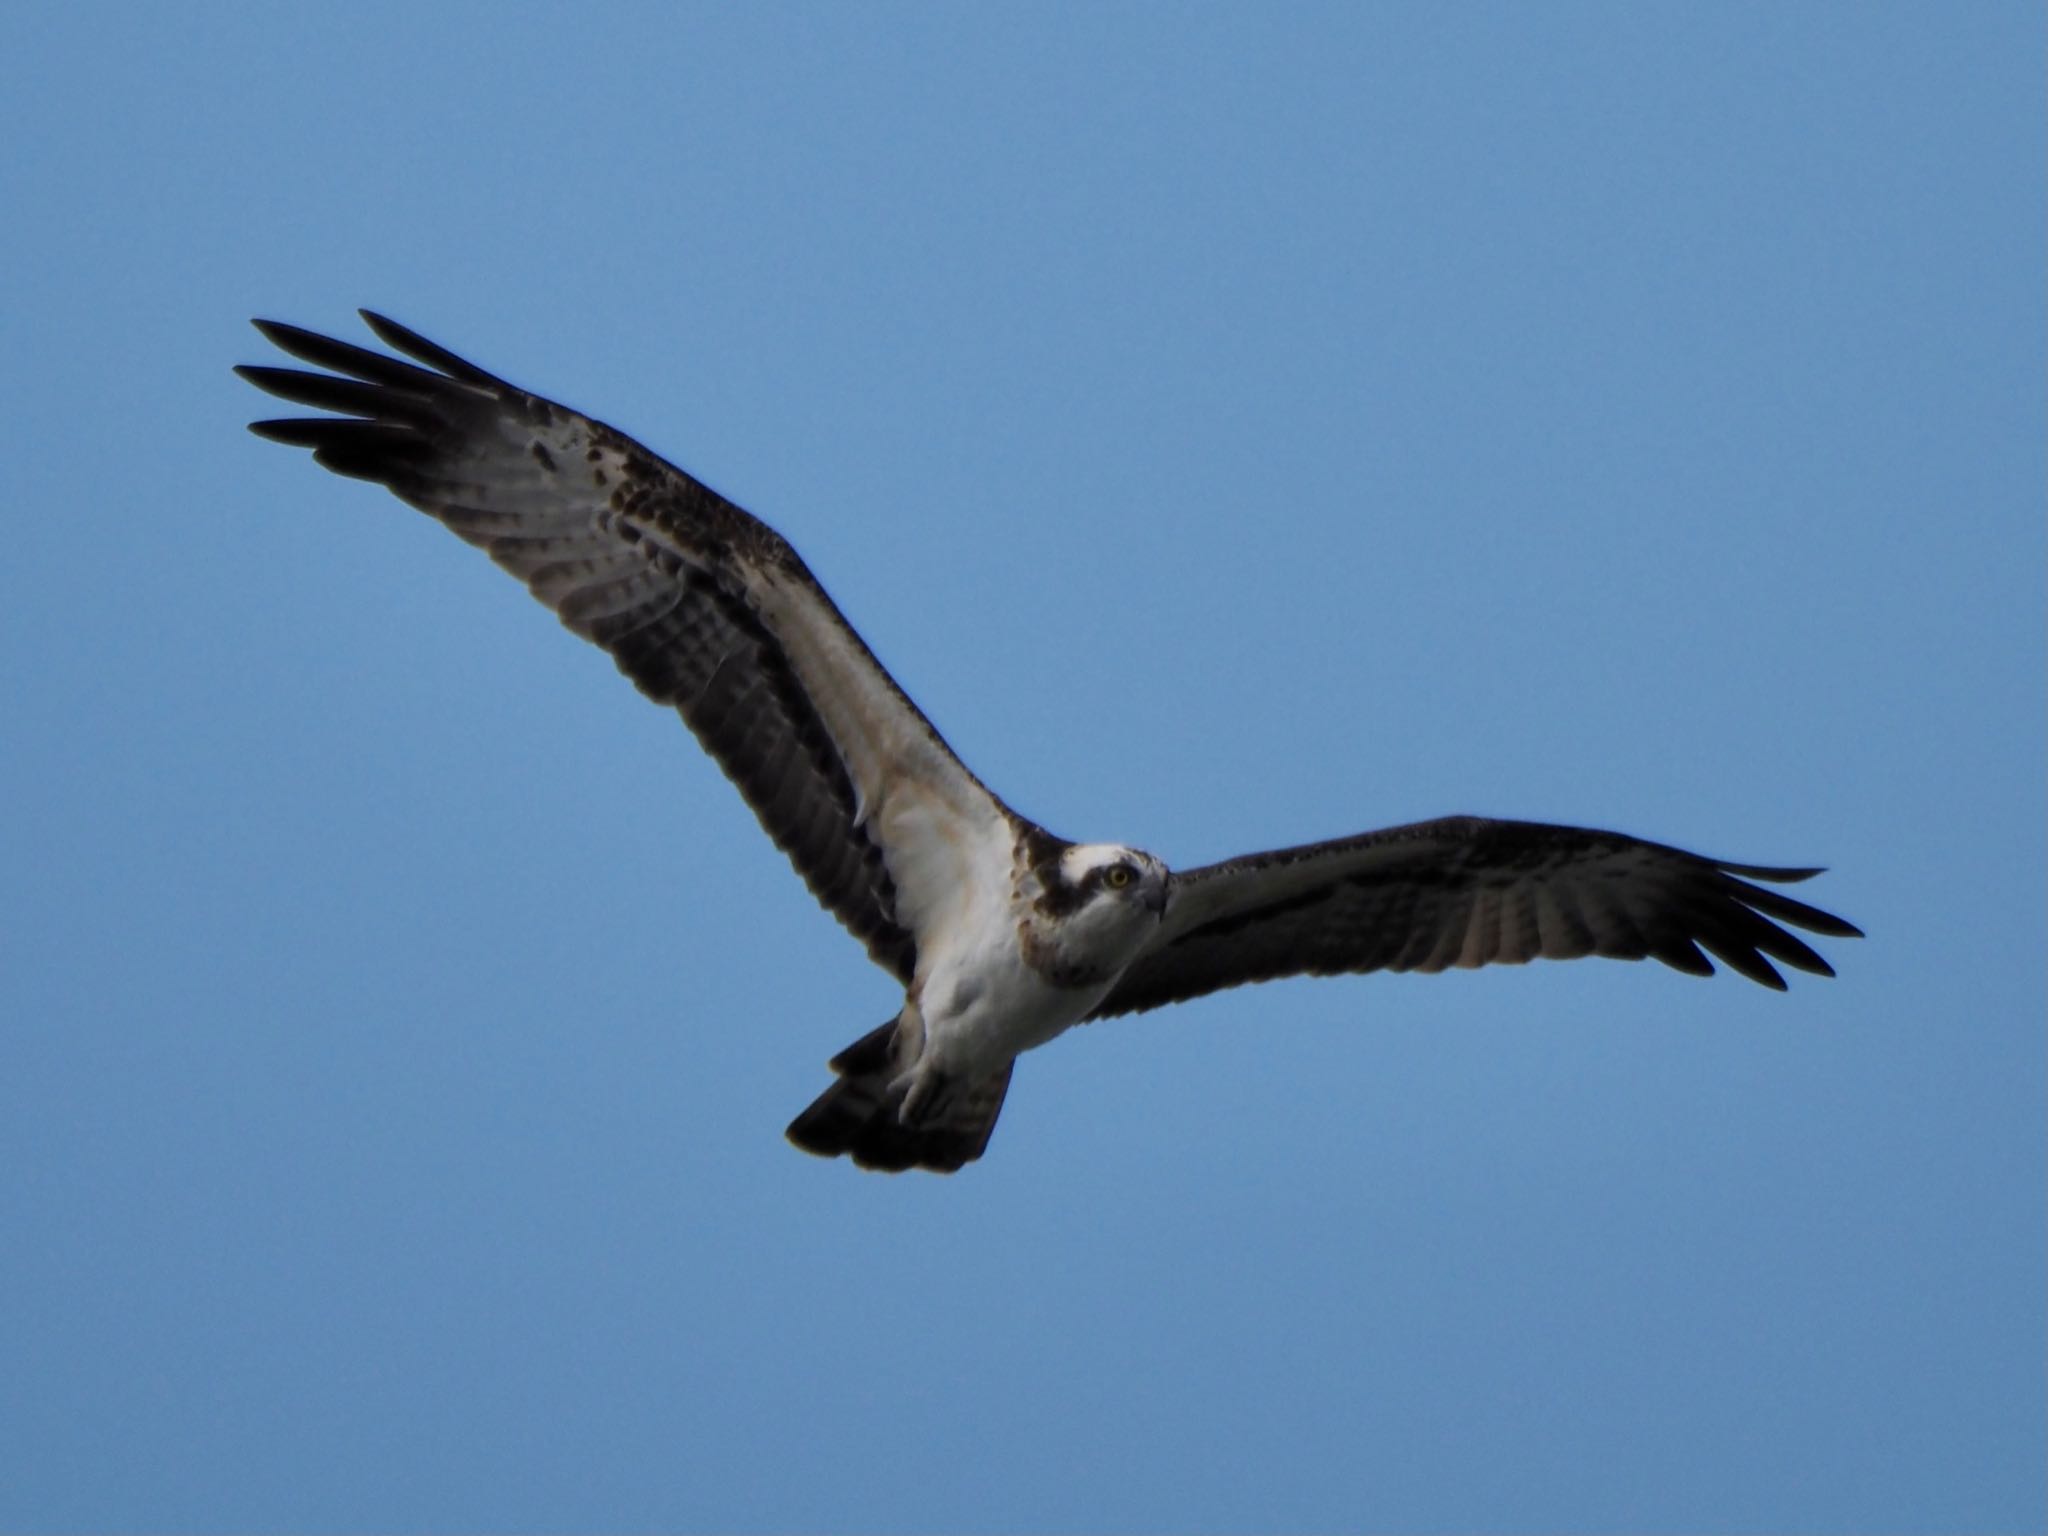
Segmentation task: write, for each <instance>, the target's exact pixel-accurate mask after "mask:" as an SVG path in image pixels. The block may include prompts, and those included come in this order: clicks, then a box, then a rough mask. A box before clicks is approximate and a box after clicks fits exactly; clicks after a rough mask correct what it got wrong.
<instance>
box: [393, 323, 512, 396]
mask: <svg viewBox="0 0 2048 1536" xmlns="http://www.w3.org/2000/svg"><path fill="white" fill-rule="evenodd" d="M356 313H357V314H359V315H361V316H362V317H363V324H365V325H367V326H368V327H369V328H370V330H371V331H372V332H373V333H374V334H375V335H376V337H377V339H378V340H379V341H381V342H383V343H384V345H386V346H387V347H392V348H395V349H396V350H398V351H400V352H403V353H404V354H405V355H406V356H407V357H410V358H413V359H415V360H417V361H419V362H422V363H425V364H427V365H428V366H429V367H431V368H438V369H440V370H441V372H443V373H445V374H447V375H448V376H449V377H450V378H452V379H461V380H462V381H463V382H464V383H466V384H481V385H485V386H488V387H490V388H494V389H509V388H511V387H512V386H511V385H509V384H507V383H506V382H505V381H504V380H503V379H501V378H498V377H496V376H495V375H493V374H488V373H485V372H484V371H483V369H481V368H479V367H477V365H476V364H475V363H472V362H470V361H469V360H468V359H467V358H463V357H457V356H456V355H455V354H454V353H453V352H450V351H449V350H448V349H447V348H446V347H443V346H439V345H436V344H435V343H434V342H431V341H429V340H427V338H426V337H424V336H422V335H421V334H420V333H419V332H418V331H415V330H413V329H411V328H410V327H409V326H403V325H400V324H399V323H398V322H397V321H396V320H393V319H392V318H390V316H388V315H380V314H378V313H377V312H376V311H375V310H374V309H359V310H357V311H356Z"/></svg>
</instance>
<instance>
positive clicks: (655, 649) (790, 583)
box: [236, 311, 979, 982]
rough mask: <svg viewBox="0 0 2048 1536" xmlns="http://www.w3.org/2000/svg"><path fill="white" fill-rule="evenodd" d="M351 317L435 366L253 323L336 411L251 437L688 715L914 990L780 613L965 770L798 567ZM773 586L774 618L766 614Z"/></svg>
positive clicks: (477, 375) (751, 800)
mask: <svg viewBox="0 0 2048 1536" xmlns="http://www.w3.org/2000/svg"><path fill="white" fill-rule="evenodd" d="M363 318H364V319H365V320H366V321H367V322H368V324H369V326H370V328H371V329H372V330H373V331H375V332H376V334H377V335H378V337H379V338H381V339H382V340H383V341H384V342H386V343H387V344H389V345H390V346H392V347H393V348H395V349H397V350H398V351H401V352H404V353H406V354H407V355H409V356H410V357H412V358H414V359H416V360H417V363H418V364H424V365H425V366H417V365H416V364H415V363H412V362H404V361H401V360H399V359H397V358H393V357H389V356H385V355H383V354H381V353H376V352H371V351H367V350H365V349H364V348H361V347H356V346H351V345H349V344H347V343H345V342H341V341H335V340H332V339H330V338H328V337H325V336H321V335H317V334H315V333H314V332H311V331H305V330H300V329H299V328H297V327H296V326H289V325H282V324H278V323H276V322H272V321H260V320H259V321H257V322H256V325H257V329H259V330H260V331H261V332H262V333H263V334H264V335H265V336H266V337H268V338H269V339H270V340H271V341H272V342H274V343H276V345H277V346H278V347H279V348H281V349H282V350H283V351H285V352H287V353H289V354H290V355H291V356H293V357H296V358H299V359H301V360H302V361H305V362H309V363H312V364H315V365H316V366H318V367H320V368H324V369H328V370H331V371H330V372H326V373H308V372H303V371H299V370H295V369H287V368H266V367H242V368H238V369H237V370H236V372H238V373H239V374H241V375H242V377H243V378H245V379H247V380H248V381H249V382H250V383H252V384H254V385H256V386H257V387H258V388H259V389H263V390H267V391H268V392H269V393H271V394H273V395H278V396H281V397H282V398H284V399H286V400H289V401H292V402H294V403H295V404H298V405H305V406H312V407H315V408H316V409H320V410H327V411H338V412H341V413H342V414H341V415H340V416H338V417H323V418H295V419H289V420H279V421H259V422H254V423H252V424H251V430H253V431H255V432H256V433H257V434H258V435H260V436H262V437H266V438H269V439H271V440H272V441H274V442H280V443H287V444H291V445H294V446H297V447H302V448H310V449H312V450H313V457H314V460H315V461H316V462H317V463H320V464H322V465H324V466H325V467H327V468H328V469H331V470H333V471H334V472H335V473H337V474H342V475H350V476H354V477H356V478H358V479H364V480H374V481H376V482H377V483H379V484H381V485H383V486H385V487H387V488H388V489H389V490H390V491H392V492H393V493H394V494H395V495H397V496H398V497H399V498H400V499H401V500H404V501H406V502H409V503H410V504H411V505H413V506H415V507H417V508H419V509H420V510H421V511H422V512H425V513H428V514H429V515H430V516H433V517H435V518H437V519H439V520H440V521H441V522H442V523H444V524H446V525H447V526H448V528H450V529H451V530H452V531H453V532H455V533H456V534H458V535H460V536H461V537H462V538H464V539H466V540H467V541H468V542H470V543H471V544H474V545H476V546H478V547H479V548H481V549H483V550H484V551H485V552H486V553H487V554H489V555H490V557H491V558H492V559H493V560H495V561H496V562H497V563H498V564H499V565H501V566H503V567H504V568H505V569H506V570H507V571H510V572H511V573H512V574H513V575H515V576H517V577H518V578H519V579H520V580H522V581H523V582H525V583H526V585H527V587H528V588H529V589H530V590H531V591H532V593H533V595H534V596H535V597H537V598H539V599H540V601H541V602H543V603H545V604H547V606H548V607H549V608H551V609H553V610H554V612H555V613H556V615H557V616H559V617H560V619H561V621H562V622H563V623H564V624H565V625H567V626H568V627H569V628H570V629H572V630H574V631H575V632H576V633H577V634H579V635H581V636H583V637H584V638H585V639H587V640H590V641H592V642H593V643H595V644H597V645H599V646H602V647H603V648H604V649H605V650H606V651H608V652H610V653H611V656H612V659H613V660H614V661H616V662H617V663H618V667H619V670H620V671H621V672H623V673H625V674H626V676H627V677H629V678H631V679H632V681H633V682H634V684H635V685H636V686H637V687H638V688H639V689H640V691H641V692H642V693H644V694H646V695H647V696H648V697H649V698H650V699H653V700H654V701H655V702H656V703H658V704H666V705H672V706H673V707H674V708H675V709H676V710H677V711H679V712H680V713H681V715H682V717H683V719H684V720H685V721H686V722H687V723H688V724H689V727H690V729H691V730H692V731H694V732H695V733H696V736H697V739H698V740H699V741H700V742H702V743H703V745H704V748H705V750H706V751H708V752H709V753H710V754H711V755H712V757H713V758H715V759H716V760H717V762H718V764H719V766H720V767H721V768H722V769H724V770H725V772H726V774H727V775H728V776H729V777H730V778H731V779H732V781H733V782H734V783H735V784H736V785H737V786H738V787H739V790H740V793H741V794H742V795H743V796H745V797H746V800H747V803H748V804H749V805H751V806H752V807H753V809H754V812H755V814H756V815H757V816H759V817H760V820H761V825H762V826H763V827H764V828H766V829H767V832H768V834H769V836H770V837H772V838H773V839H774V840H775V842H776V844H777V846H779V847H780V848H781V849H782V850H783V851H784V852H785V853H786V854H787V855H788V856H789V859H790V862H791V863H792V864H794V865H795V866H796V869H797V872H798V873H799V874H800V875H802V876H803V878H804V881H805V883H806V884H807V885H809V887H810V888H811V891H812V892H813V894H815V895H816V896H817V898H818V900H819V901H820V902H821V903H823V904H824V906H825V907H826V908H827V909H828V910H829V911H830V912H832V914H833V915H834V916H835V917H837V918H838V919H839V921H840V922H841V923H843V924H845V926H846V927H847V928H848V929H849V930H851V931H852V933H853V934H854V935H855V936H856V937H858V938H859V939H860V940H861V941H862V943H864V944H865V945H866V946H867V950H868V953H869V954H870V955H871V956H873V958H874V959H875V961H876V962H877V963H878V964H880V965H881V966H883V967H884V968H885V969H887V970H889V971H891V972H893V973H894V974H895V975H896V976H897V977H898V978H899V979H902V980H904V981H906V982H907V981H908V980H909V978H910V975H911V973H912V969H913V966H914V963H915V955H916V945H915V940H914V937H913V934H912V933H911V932H910V931H909V928H908V926H907V925H906V924H904V923H902V922H900V921H899V920H898V916H897V891H896V889H895V887H894V885H893V883H892V879H891V875H890V871H889V868H888V867H887V863H886V860H885V858H884V850H883V849H882V848H881V847H880V846H879V845H878V844H877V842H876V841H875V839H874V835H873V833H872V831H871V829H869V828H867V827H865V826H864V825H863V824H862V822H861V818H860V815H859V812H858V807H859V806H860V804H861V803H862V786H860V785H857V784H856V783H855V782H854V780H853V778H852V776H851V774H850V772H849V769H848V766H847V762H846V759H845V754H844V753H843V752H842V751H841V750H840V747H839V746H838V745H837V744H835V741H834V739H833V736H832V734H831V732H830V730H828V728H827V725H826V722H825V720H824V719H823V718H822V717H821V713H820V709H819V707H818V703H817V700H816V699H815V698H814V697H813V696H812V694H811V693H810V692H808V691H807V689H806V686H805V684H804V681H803V679H802V678H801V677H800V676H799V673H798V669H797V668H796V667H795V666H793V665H792V661H791V649H790V646H789V644H788V643H787V642H788V641H789V639H790V636H789V635H788V634H787V633H786V627H787V626H788V625H789V624H791V623H792V622H796V620H793V619H792V617H791V614H792V612H794V613H795V614H796V615H797V619H799V620H801V621H802V622H804V623H807V624H810V625H812V626H814V627H815V628H823V629H829V630H831V631H832V633H831V634H830V635H829V636H828V637H827V643H828V645H829V648H830V652H831V655H832V656H833V657H834V658H835V660H836V661H837V662H838V664H839V665H840V666H841V667H842V670H843V671H852V670H857V669H858V668H859V667H861V666H862V665H865V666H866V667H871V668H872V669H873V678H872V679H868V678H865V677H863V678H862V679H861V686H862V687H863V688H865V689H867V690H868V691H869V692H870V693H871V694H872V695H873V698H874V699H878V700H880V701H881V702H880V703H879V704H873V703H872V701H868V702H869V704H870V714H887V713H890V712H892V711H893V712H894V714H893V716H892V718H891V719H890V721H889V722H888V723H889V725H890V726H891V728H894V729H898V730H900V731H902V732H904V733H906V734H909V735H915V736H917V737H918V739H919V741H920V743H922V744H923V745H925V746H927V747H928V748H929V753H928V755H929V756H930V757H931V758H932V759H933V760H935V761H936V760H943V761H944V762H945V763H949V764H952V765H953V766H954V767H957V766H958V765H957V760H956V759H953V758H952V756H951V753H950V752H948V751H947V750H946V749H945V746H944V743H943V742H942V741H940V740H939V738H938V735H937V733H936V732H935V731H933V730H932V729H931V726H930V724H929V723H928V722H927V721H925V720H924V717H923V716H922V715H921V714H919V713H918V712H917V709H916V707H915V706H914V705H913V704H911V702H910V701H909V699H907V698H906V697H904V696H903V694H902V693H901V691H900V690H899V689H897V688H896V687H895V685H894V683H893V682H891V681H889V679H888V674H887V673H886V672H884V671H883V669H882V667H881V665H880V663H878V662H876V661H875V660H874V658H873V656H872V655H871V654H870V653H869V652H868V651H867V648H866V646H865V645H863V644H862V642H861V641H860V638H859V637H858V636H857V635H856V634H855V633H854V632H853V630H852V627H851V626H850V625H848V624H847V623H846V621H845V619H844V618H843V617H841V615H840V614H839V611H838V609H837V608H836V607H834V606H833V604H832V601H831V599H830V598H829V597H827V596H826V594H825V592H824V590H823V589H822V588H821V587H819V586H818V584H817V582H816V581H815V579H814V578H812V576H811V575H810V573H809V571H808V570H806V569H805V568H804V565H803V562H802V561H801V560H799V559H798V558H797V555H796V553H795V551H794V550H792V549H791V548H790V547H789V545H788V544H787V543H786V542H785V541H784V540H783V539H782V538H781V537H780V535H778V534H777V533H776V532H775V531H774V530H773V529H771V528H769V527H768V526H767V525H765V524H763V523H761V522H759V521H758V520H756V519H755V518H753V517H751V516H749V515H748V514H747V513H746V512H744V511H742V510H741V509H740V508H739V507H737V506H735V505H733V504H732V503H731V502H729V501H727V500H726V499H725V498H724V497H722V496H720V495H719V494H718V493H717V492H715V491H713V490H711V489H710V488H709V487H708V486H705V485H704V484H702V483H701V482H699V481H697V480H696V479H694V478H692V477H691V476H690V475H688V474H686V473H685V472H684V471H682V470H680V469H678V468H676V467H675V466H674V465H672V464H669V463H667V462H665V461H663V460H662V459H659V458H657V457H656V456H655V455H653V454H652V453H650V452H648V451H647V450H646V449H645V448H643V447H642V446H641V445H640V444H638V443H637V442H635V441H633V440H632V439H631V438H629V437H626V436H625V435H624V434H622V433H619V432H616V431H614V430H612V429H611V428H609V427H607V426H605V425H603V424H602V423H601V422H597V421H593V420H591V419H590V418H588V417H586V416H583V415H580V414H578V413H577V412H575V411H572V410H569V409H567V408H566V407H564V406H560V405H557V404H555V403H553V402H552V401H548V400H544V399H541V398H540V397H539V396H536V395H531V394H528V393H526V392H525V391H524V390H521V389H517V388H515V387H514V386H512V385H510V384H507V383H506V382H505V381H504V380H502V379H498V378H494V377H493V376H492V375H490V374H488V373H485V372H484V371H483V370H482V369H480V368H477V367H476V366H474V365H473V364H471V363H468V362H465V361H464V360H463V359H461V358H459V357H457V356H455V355H454V354H453V353H451V352H448V351H446V350H445V349H443V348H441V347H438V346H436V345H435V344H434V343H432V342H430V341H427V340H426V339H425V338H423V337H421V336H418V335H415V334H414V333H413V332H411V331H409V330H407V329H405V328H404V327H403V326H400V325H397V324H394V323H393V322H391V321H389V320H386V319H383V318H381V317H379V316H376V315H372V314H370V313H368V312H367V311H365V312H364V316H363ZM770 582H772V583H773V584H774V586H775V590H776V595H777V601H779V603H780V608H779V609H777V608H775V607H774V606H773V605H770V604H765V603H764V601H763V593H764V588H765V587H766V585H767V584H769V583H770ZM791 592H795V593H796V594H797V597H796V598H795V599H791V598H790V597H789V593H791ZM778 625H781V626H784V630H783V631H779V630H778ZM809 639H810V651H811V652H812V653H816V652H817V651H818V649H819V643H818V642H817V641H816V637H815V636H812V637H809ZM958 771H959V774H960V776H961V777H962V778H963V779H964V780H966V781H967V782H968V783H969V784H972V783H973V780H972V776H971V775H969V774H967V772H966V770H965V769H964V768H959V770H958ZM974 787H975V788H977V789H978V788H979V786H978V785H975V786H974Z"/></svg>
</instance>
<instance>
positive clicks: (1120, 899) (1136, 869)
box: [1046, 843, 1166, 944]
mask: <svg viewBox="0 0 2048 1536" xmlns="http://www.w3.org/2000/svg"><path fill="white" fill-rule="evenodd" d="M1046 894H1047V896H1048V897H1049V898H1050V901H1049V905H1051V906H1052V907H1054V908H1055V909H1056V910H1057V911H1058V912H1059V913H1060V915H1061V917H1062V920H1063V921H1064V922H1066V923H1068V924H1072V925H1074V926H1075V929H1076V931H1077V935H1089V936H1093V935H1098V934H1099V935H1100V936H1101V940H1102V942H1104V943H1105V944H1114V943H1115V942H1116V941H1117V940H1118V939H1124V940H1125V941H1126V942H1130V943H1133V944H1135V943H1136V942H1137V941H1138V940H1141V939H1143V938H1146V937H1149V936H1150V934H1151V932H1152V930H1153V928H1155V927H1156V926H1157V925H1158V923H1159V918H1160V914H1161V913H1163V912H1165V910H1166V866H1165V865H1164V864H1163V863H1161V862H1160V861H1159V860H1158V859H1155V858H1154V857H1153V856H1152V855H1151V854H1149V853H1146V852H1144V851H1143V850H1142V849H1138V848H1126V847H1125V846H1124V845H1123V844H1121V843H1076V844H1074V845H1073V846H1072V847H1070V848H1066V849H1064V850H1062V851H1061V853H1060V857H1059V862H1058V863H1057V864H1055V865H1054V867H1053V870H1052V889H1051V890H1049V891H1048V892H1047V893H1046Z"/></svg>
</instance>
